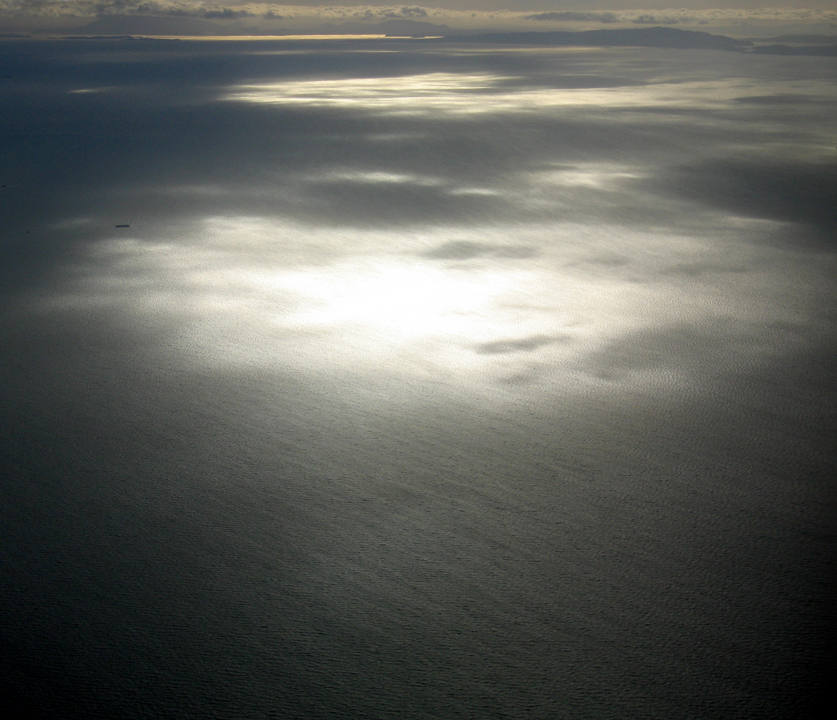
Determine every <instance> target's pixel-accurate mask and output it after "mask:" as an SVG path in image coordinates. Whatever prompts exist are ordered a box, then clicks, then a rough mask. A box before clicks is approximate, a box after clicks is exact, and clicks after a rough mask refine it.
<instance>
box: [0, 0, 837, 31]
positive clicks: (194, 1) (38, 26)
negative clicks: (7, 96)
mask: <svg viewBox="0 0 837 720" xmlns="http://www.w3.org/2000/svg"><path fill="white" fill-rule="evenodd" d="M673 5H676V7H673ZM103 15H105V16H112V15H128V16H130V15H139V16H145V17H147V16H162V17H179V18H181V19H182V18H193V19H197V18H200V19H202V20H208V21H210V23H214V24H215V25H217V26H218V28H217V32H218V33H219V34H233V32H234V31H235V30H237V31H239V32H242V33H246V34H252V33H254V32H257V31H260V32H263V33H264V34H270V32H271V30H272V31H277V30H279V29H284V30H287V29H310V28H311V27H316V26H318V25H319V24H321V23H322V22H329V23H339V22H346V21H351V22H361V23H366V24H371V23H375V22H381V21H384V20H391V19H395V18H400V19H411V20H415V21H422V22H432V23H435V24H442V25H448V26H450V27H453V28H461V29H467V28H509V29H558V28H561V29H564V28H565V29H576V30H578V29H589V28H592V27H598V26H605V27H619V26H628V27H630V26H636V24H640V25H647V24H668V25H678V26H680V27H693V28H700V29H704V30H706V29H710V30H713V31H715V30H721V31H723V30H724V29H725V30H726V31H728V32H733V33H738V34H742V33H746V32H750V33H757V34H763V33H764V32H765V31H767V30H769V29H770V28H776V29H778V31H779V32H783V31H788V30H791V31H793V30H794V29H795V31H797V32H799V31H805V32H826V33H834V32H835V27H837V9H835V7H834V4H833V2H830V1H829V0H807V1H806V2H803V3H787V2H776V1H775V0H751V1H749V2H748V1H747V0H734V1H733V2H719V1H717V0H716V1H714V2H712V1H709V0H706V1H704V0H690V1H684V2H678V3H671V2H670V0H648V1H647V2H633V1H632V0H564V1H561V2H558V1H553V0H510V1H508V2H507V1H506V0H482V1H481V2H473V1H471V2H461V1H459V2H458V1H457V0H447V1H446V2H444V1H443V2H439V3H434V4H432V5H427V6H425V5H420V4H416V5H393V4H391V3H368V2H340V3H328V4H326V3H320V2H314V1H312V2H300V3H252V2H250V3H248V2H231V3H214V2H206V1H205V0H104V1H103V2H92V1H91V0H52V1H49V0H44V1H39V2H31V1H30V0H0V22H2V25H0V28H4V29H5V31H7V32H14V31H41V32H47V31H61V30H62V29H65V28H72V27H80V26H82V25H83V24H84V23H85V22H89V21H90V20H91V19H93V18H95V17H97V16H103ZM114 27H116V26H114ZM128 29H129V30H130V27H129V28H128ZM115 31H116V30H115Z"/></svg>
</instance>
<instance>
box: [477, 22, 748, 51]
mask: <svg viewBox="0 0 837 720" xmlns="http://www.w3.org/2000/svg"><path fill="white" fill-rule="evenodd" d="M461 39H462V40H466V41H467V42H484V43H503V44H505V43H514V44H520V45H561V46H571V47H575V46H594V47H660V48H680V49H684V50H732V51H737V52H742V51H743V50H744V49H745V48H750V47H752V45H753V43H752V42H750V41H749V40H736V39H734V38H730V37H726V36H724V35H712V34H711V33H707V32H697V31H694V30H678V29H677V28H671V27H649V28H639V29H627V30H587V31H582V32H569V31H554V32H513V33H487V34H484V35H469V36H467V37H464V38H461Z"/></svg>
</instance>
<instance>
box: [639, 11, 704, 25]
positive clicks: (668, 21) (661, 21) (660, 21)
mask: <svg viewBox="0 0 837 720" xmlns="http://www.w3.org/2000/svg"><path fill="white" fill-rule="evenodd" d="M631 22H632V23H635V24H637V25H677V24H678V23H682V22H694V18H692V17H690V16H687V17H685V18H684V17H672V16H670V15H665V16H660V15H651V14H650V13H646V14H643V15H640V16H639V17H635V18H633V19H632V20H631Z"/></svg>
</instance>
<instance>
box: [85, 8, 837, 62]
mask: <svg viewBox="0 0 837 720" xmlns="http://www.w3.org/2000/svg"><path fill="white" fill-rule="evenodd" d="M248 34H254V35H256V34H259V31H258V30H257V29H255V28H243V27H241V26H240V25H230V24H229V23H226V22H215V21H213V20H211V19H205V18H199V17H171V16H153V15H106V16H103V17H99V18H96V20H93V21H91V22H89V23H87V24H86V25H83V26H82V27H80V28H76V29H75V30H74V33H73V37H114V36H123V37H124V36H132V35H134V36H136V35H139V36H155V35H163V36H166V35H169V36H171V35H175V36H198V37H206V36H221V37H223V36H224V35H248ZM270 34H271V35H276V36H282V35H386V36H389V37H399V36H400V37H415V38H419V37H439V38H443V39H444V40H448V41H451V42H468V43H486V44H500V45H546V46H557V47H647V48H669V49H680V50H724V51H728V52H730V51H731V52H749V53H755V54H760V55H762V54H763V55H817V56H835V55H837V45H828V44H826V43H827V42H829V41H831V42H833V41H834V40H835V39H837V38H832V37H829V36H813V35H812V36H807V35H798V36H797V35H787V36H781V37H777V38H766V39H765V40H771V41H774V42H775V41H777V40H784V41H786V42H807V43H808V44H807V45H805V46H802V47H800V46H798V45H795V46H788V45H780V44H771V45H764V44H761V43H758V42H754V41H753V40H742V39H736V38H731V37H727V36H726V35H713V34H711V33H707V32H701V31H695V30H680V29H678V28H672V27H662V26H659V27H658V26H655V27H643V28H624V29H608V30H586V31H579V32H573V31H547V32H538V31H518V32H490V31H485V30H457V29H455V28H451V27H449V26H447V25H437V24H435V23H430V22H423V21H418V20H407V19H392V20H385V21H383V22H379V23H359V22H345V23H341V24H339V25H330V24H323V25H318V26H316V27H310V28H305V29H294V30H288V29H272V30H271V31H270ZM762 42H764V40H762Z"/></svg>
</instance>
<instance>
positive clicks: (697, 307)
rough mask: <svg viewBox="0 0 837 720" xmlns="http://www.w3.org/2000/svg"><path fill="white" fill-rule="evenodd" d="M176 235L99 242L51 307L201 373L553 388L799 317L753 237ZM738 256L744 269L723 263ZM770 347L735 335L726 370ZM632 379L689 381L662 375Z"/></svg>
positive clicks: (253, 225) (246, 224)
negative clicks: (207, 367) (167, 352)
mask: <svg viewBox="0 0 837 720" xmlns="http://www.w3.org/2000/svg"><path fill="white" fill-rule="evenodd" d="M176 237H177V239H176V240H172V241H162V240H160V241H154V240H152V239H143V240H140V239H138V238H133V239H132V238H124V237H123V238H116V237H114V238H113V239H112V240H110V241H107V242H104V243H102V244H101V245H100V246H99V250H98V252H97V253H96V254H94V255H93V256H91V258H90V264H89V265H87V266H80V267H79V268H78V276H77V282H76V290H75V291H72V292H69V293H67V294H64V295H62V296H61V297H56V298H54V299H53V301H52V302H53V303H58V304H60V305H61V306H63V307H71V308H76V309H78V308H91V307H100V308H101V307H111V308H113V309H114V310H117V311H119V312H128V313H130V314H131V315H132V316H133V317H134V318H135V319H136V320H137V321H138V322H140V323H149V324H150V325H151V327H153V328H154V332H155V334H157V335H161V336H163V337H164V338H165V344H166V345H167V346H168V347H173V348H179V349H180V350H181V351H182V353H183V355H184V356H185V357H189V358H191V359H192V360H193V361H194V362H195V363H198V364H206V363H208V364H211V365H217V366H220V367H224V368H232V367H260V368H273V369H284V370H288V369H297V370H302V371H304V372H314V373H325V374H329V375H330V374H333V373H335V372H350V373H354V374H366V375H369V376H370V377H372V376H374V377H381V378H384V377H389V378H391V379H393V378H398V380H397V381H396V380H393V382H396V383H397V382H404V381H409V380H410V378H423V379H430V380H434V381H435V380H439V379H445V381H446V382H455V383H456V385H457V386H465V385H468V386H473V387H483V386H486V383H488V384H489V385H492V384H493V383H495V382H497V381H500V382H508V383H512V385H511V386H509V387H514V388H518V390H515V392H518V391H522V388H525V387H530V386H531V387H542V383H543V382H545V381H546V379H547V378H548V382H549V385H550V386H551V387H566V386H567V385H568V384H578V383H582V384H586V383H589V382H596V383H598V382H600V380H599V379H598V377H597V375H596V373H595V372H588V369H587V367H586V363H587V360H585V358H588V357H592V356H593V355H595V353H597V352H599V351H602V350H603V349H605V348H607V347H608V345H609V344H610V343H614V342H618V341H619V339H620V338H623V337H625V336H629V335H630V334H631V333H636V332H643V331H645V330H648V329H652V330H653V329H655V328H665V327H669V326H672V325H673V324H685V325H688V326H690V327H706V326H711V324H712V323H717V322H733V323H744V324H745V325H747V326H749V325H753V326H761V325H763V323H765V322H778V323H782V322H787V323H793V322H795V321H797V320H798V319H799V315H798V312H799V310H798V308H799V302H798V300H797V299H795V297H796V295H798V288H799V287H800V286H801V285H802V284H803V283H804V271H803V270H802V269H800V270H799V272H797V273H796V274H794V273H793V272H790V270H789V267H792V265H790V266H789V265H788V264H787V263H786V262H785V260H784V256H783V255H782V254H781V253H777V257H776V258H775V259H773V260H771V261H770V262H765V259H766V258H767V257H768V256H769V253H767V252H766V251H764V249H762V250H760V255H761V257H762V264H761V266H760V267H756V266H753V265H752V248H751V247H749V246H748V245H746V244H745V243H730V244H727V245H724V244H722V243H717V242H708V241H703V240H701V239H700V238H698V237H690V236H676V235H672V234H659V235H654V234H649V233H648V232H633V231H631V230H628V229H626V228H624V227H618V226H597V227H596V228H590V227H584V226H573V225H570V224H560V223H550V224H544V225H542V226H533V225H528V226H527V227H525V228H517V229H513V228H510V227H475V228H472V229H470V230H468V231H463V230H461V229H459V230H454V229H453V228H427V229H414V230H412V231H403V232H393V231H377V232H375V231H360V230H351V229H346V228H343V229H339V230H338V229H325V228H315V227H310V226H305V225H299V224H292V223H287V222H282V221H277V220H275V219H269V218H258V217H241V218H234V217H224V218H210V219H206V220H205V221H203V222H202V223H201V224H200V225H198V226H192V227H181V228H180V229H179V231H178V233H177V236H176ZM510 239H514V240H515V241H517V242H518V243H519V245H515V246H512V245H510V244H509V241H510ZM510 247H528V248H532V249H533V251H532V254H526V253H521V254H518V255H515V254H514V253H510V252H508V248H510ZM463 249H464V251H463ZM736 263H739V264H741V265H742V266H749V268H748V271H747V272H746V273H739V274H736V273H734V272H723V271H722V272H719V271H718V269H719V268H734V267H735V264H736ZM703 267H706V268H709V269H710V272H709V274H704V273H702V272H701V268H703ZM691 268H695V270H694V271H692V270H691ZM681 269H682V270H681ZM765 288H770V300H769V301H768V302H766V299H765ZM781 298H785V300H780V299H781ZM707 324H709V325H707ZM764 351H765V346H764V345H763V344H762V345H759V346H753V347H748V346H747V345H746V344H740V343H739V344H736V346H735V347H734V348H730V350H729V353H728V355H729V358H730V359H729V360H721V361H719V362H727V361H729V362H736V363H738V362H743V361H746V357H748V356H750V355H752V356H753V357H755V356H757V355H759V353H763V352H764ZM591 354H592V355H591ZM748 354H749V355H748ZM742 358H743V359H742ZM630 372H631V373H632V377H633V379H634V381H636V382H639V381H642V382H645V381H647V382H663V381H664V382H666V383H671V382H677V381H679V380H680V379H682V378H680V377H679V376H678V375H677V373H676V372H674V371H673V370H672V368H671V366H670V365H665V366H664V367H663V368H662V370H659V371H658V370H656V369H654V367H653V366H652V368H651V370H647V369H645V368H637V369H636V370H635V371H630ZM645 375H647V376H648V377H647V378H646V379H645V380H643V379H642V378H645ZM661 378H662V379H661ZM521 379H522V380H521ZM605 381H606V380H605ZM520 382H523V385H519V384H517V383H520ZM531 383H535V384H534V385H532V384H531ZM539 383H541V385H539Z"/></svg>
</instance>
